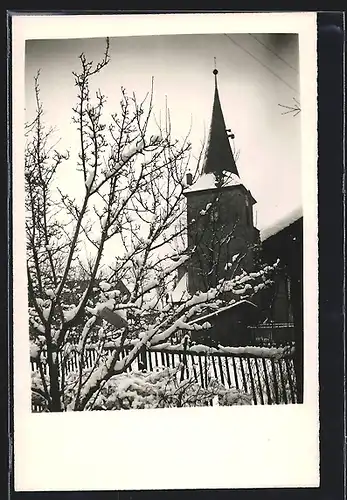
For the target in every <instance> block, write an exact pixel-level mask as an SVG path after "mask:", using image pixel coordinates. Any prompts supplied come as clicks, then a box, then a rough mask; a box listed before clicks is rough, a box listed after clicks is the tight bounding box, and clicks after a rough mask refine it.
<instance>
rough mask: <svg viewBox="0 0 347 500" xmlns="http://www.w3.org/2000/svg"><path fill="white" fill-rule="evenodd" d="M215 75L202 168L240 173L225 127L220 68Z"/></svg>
mask: <svg viewBox="0 0 347 500" xmlns="http://www.w3.org/2000/svg"><path fill="white" fill-rule="evenodd" d="M213 74H214V77H215V90H214V101H213V108H212V119H211V125H210V132H209V138H208V143H207V148H206V153H205V160H204V164H203V168H202V173H203V174H208V173H211V172H213V173H215V174H217V175H221V174H222V172H223V170H227V171H229V172H231V173H232V174H235V175H237V176H238V175H239V173H238V170H237V167H236V163H235V159H234V155H233V152H232V150H231V147H230V143H229V138H228V133H227V130H226V127H225V121H224V116H223V112H222V107H221V103H220V99H219V93H218V82H217V74H218V70H217V69H216V68H215V69H214V70H213Z"/></svg>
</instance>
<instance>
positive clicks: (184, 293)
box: [171, 273, 189, 302]
mask: <svg viewBox="0 0 347 500" xmlns="http://www.w3.org/2000/svg"><path fill="white" fill-rule="evenodd" d="M188 298H189V294H188V273H184V274H183V276H182V278H181V279H180V280H179V282H178V283H177V285H176V287H175V288H174V290H173V292H172V294H171V300H172V302H181V301H185V300H188Z"/></svg>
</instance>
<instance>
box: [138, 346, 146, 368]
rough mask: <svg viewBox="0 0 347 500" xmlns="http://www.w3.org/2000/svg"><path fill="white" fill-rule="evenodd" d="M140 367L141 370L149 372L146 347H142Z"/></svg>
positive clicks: (139, 360)
mask: <svg viewBox="0 0 347 500" xmlns="http://www.w3.org/2000/svg"><path fill="white" fill-rule="evenodd" d="M138 365H139V369H140V370H147V349H146V346H145V345H144V346H142V347H141V350H140V354H139V358H138Z"/></svg>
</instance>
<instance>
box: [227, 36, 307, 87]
mask: <svg viewBox="0 0 347 500" xmlns="http://www.w3.org/2000/svg"><path fill="white" fill-rule="evenodd" d="M224 35H225V36H226V37H227V38H228V40H230V41H231V42H232V43H234V44H235V45H237V46H238V47H239V48H240V49H241V50H243V51H244V52H246V53H247V54H248V55H249V56H251V57H253V59H255V60H256V61H257V62H258V63H259V64H261V65H262V66H263V67H264V68H265V69H266V70H267V71H269V72H270V73H271V74H272V75H273V76H275V77H276V78H278V79H279V80H281V82H282V83H284V84H285V85H286V86H287V87H288V88H290V89H291V90H292V91H293V92H295V93H296V94H298V91H297V90H296V89H295V88H294V87H292V86H291V85H290V84H289V83H288V82H286V81H285V80H283V78H281V77H280V76H279V75H278V74H277V73H275V72H274V71H272V69H270V68H269V67H268V66H266V64H264V63H263V62H262V61H261V60H260V59H258V58H257V57H256V56H255V55H254V54H252V52H249V50H247V49H245V48H244V47H243V46H242V45H240V44H239V43H237V42H235V40H234V39H233V38H231V37H230V36H229V35H227V34H226V33H224Z"/></svg>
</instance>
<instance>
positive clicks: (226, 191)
mask: <svg viewBox="0 0 347 500" xmlns="http://www.w3.org/2000/svg"><path fill="white" fill-rule="evenodd" d="M213 74H214V78H215V89H214V100H213V108H212V118H211V124H210V130H209V137H208V143H207V147H206V151H205V157H204V162H203V165H202V171H201V175H200V177H199V178H198V179H197V181H196V182H195V183H194V184H192V185H191V182H189V180H190V179H189V177H191V176H189V175H188V176H187V181H188V184H190V185H189V187H188V188H187V189H186V190H185V196H186V198H187V223H188V249H192V248H195V252H194V254H193V257H192V258H191V260H190V262H189V265H188V266H187V268H188V275H187V278H188V279H187V288H188V292H189V293H190V294H193V293H195V292H196V291H198V290H200V291H206V290H207V289H208V288H211V287H214V286H215V285H216V284H217V283H218V281H219V280H220V279H221V278H224V277H227V276H232V275H235V274H238V272H240V271H241V270H242V269H244V270H246V271H248V272H249V271H251V270H252V269H253V261H254V258H253V248H254V245H255V244H256V243H258V242H259V231H258V230H257V229H256V228H255V227H254V221H253V205H254V204H255V203H256V201H255V200H254V198H253V196H252V195H251V193H250V191H249V190H248V189H247V188H246V187H245V186H244V184H243V183H242V181H241V179H240V176H239V172H238V169H237V166H236V162H235V158H234V154H233V151H232V148H231V146H230V142H229V140H230V138H233V137H234V136H233V134H231V133H230V130H229V129H226V126H225V121H224V116H223V112H222V107H221V103H220V98H219V92H218V82H217V74H218V70H217V69H215V70H214V71H213Z"/></svg>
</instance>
